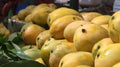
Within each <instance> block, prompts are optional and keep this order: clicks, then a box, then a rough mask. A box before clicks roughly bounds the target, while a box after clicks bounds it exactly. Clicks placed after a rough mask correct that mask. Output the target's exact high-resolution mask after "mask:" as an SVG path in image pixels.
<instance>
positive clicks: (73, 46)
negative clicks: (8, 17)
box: [11, 4, 120, 67]
mask: <svg viewBox="0 0 120 67" xmlns="http://www.w3.org/2000/svg"><path fill="white" fill-rule="evenodd" d="M41 5H44V6H42V7H40V6H41ZM52 5H54V4H52ZM38 7H39V8H38ZM48 7H49V6H48V5H47V6H45V4H40V5H38V6H34V8H33V9H32V8H31V9H32V10H28V11H31V12H30V13H29V14H28V13H24V14H22V13H21V12H22V10H21V11H20V12H19V13H21V14H22V15H21V16H24V19H21V20H23V21H25V22H27V23H26V24H25V25H24V26H23V27H22V29H21V31H20V33H21V34H22V39H23V40H24V42H25V44H26V45H27V46H21V48H22V49H23V50H24V53H25V54H26V55H28V56H30V57H31V58H33V59H34V60H36V61H38V62H40V63H43V64H44V65H46V66H48V67H119V65H120V58H119V56H120V43H119V26H120V25H119V21H120V20H119V17H120V16H119V14H120V11H118V12H116V13H114V14H113V15H112V16H111V15H103V14H101V13H98V12H83V13H79V12H78V11H76V10H74V9H70V8H66V7H60V8H56V7H54V8H50V7H49V8H50V9H49V8H48ZM52 7H53V6H52ZM25 9H26V8H25ZM23 12H25V11H23ZM19 13H18V15H17V16H18V17H19ZM26 14H28V15H27V16H29V15H30V16H29V18H28V19H29V20H30V21H26V20H25V18H27V16H25V15H26ZM22 18H23V17H22ZM12 19H15V18H12ZM19 19H20V18H19ZM31 22H32V23H31ZM46 26H48V27H47V28H46ZM11 35H12V34H11ZM28 45H32V47H30V49H28V48H29V46H28Z"/></svg>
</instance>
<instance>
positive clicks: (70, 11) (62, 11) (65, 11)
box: [47, 7, 80, 26]
mask: <svg viewBox="0 0 120 67" xmlns="http://www.w3.org/2000/svg"><path fill="white" fill-rule="evenodd" d="M66 15H77V16H80V14H79V12H77V11H76V10H74V9H70V8H67V7H61V8H58V9H56V10H54V11H53V12H51V13H50V14H49V15H48V18H47V24H48V25H49V26H51V24H52V23H53V22H54V21H55V20H56V19H58V18H60V17H63V16H66Z"/></svg>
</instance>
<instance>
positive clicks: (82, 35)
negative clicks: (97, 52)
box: [73, 24, 108, 52]
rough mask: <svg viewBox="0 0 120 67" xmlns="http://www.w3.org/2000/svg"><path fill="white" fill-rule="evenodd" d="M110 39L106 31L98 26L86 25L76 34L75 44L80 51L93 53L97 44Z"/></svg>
mask: <svg viewBox="0 0 120 67" xmlns="http://www.w3.org/2000/svg"><path fill="white" fill-rule="evenodd" d="M106 37H108V32H107V30H106V29H104V28H103V27H101V26H100V25H97V24H85V25H83V26H81V27H79V28H78V29H77V30H76V31H75V34H74V38H73V42H74V45H75V47H76V48H77V50H78V51H90V52H91V51H92V48H93V46H94V44H95V43H96V42H98V41H99V40H101V39H103V38H106Z"/></svg>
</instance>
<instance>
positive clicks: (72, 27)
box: [64, 20, 90, 42]
mask: <svg viewBox="0 0 120 67" xmlns="http://www.w3.org/2000/svg"><path fill="white" fill-rule="evenodd" d="M87 23H90V22H88V21H84V20H78V21H73V22H72V23H70V24H68V25H67V26H66V27H65V30H64V37H65V39H67V40H68V41H70V42H73V37H74V33H75V31H76V29H77V28H78V27H80V26H83V25H84V24H87Z"/></svg>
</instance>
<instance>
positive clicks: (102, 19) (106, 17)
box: [91, 15, 111, 25]
mask: <svg viewBox="0 0 120 67" xmlns="http://www.w3.org/2000/svg"><path fill="white" fill-rule="evenodd" d="M110 18H111V16H110V15H101V16H97V17H95V18H93V19H92V20H91V22H92V23H95V24H99V25H103V24H108V23H109V20H110Z"/></svg>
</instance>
